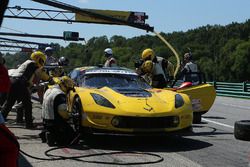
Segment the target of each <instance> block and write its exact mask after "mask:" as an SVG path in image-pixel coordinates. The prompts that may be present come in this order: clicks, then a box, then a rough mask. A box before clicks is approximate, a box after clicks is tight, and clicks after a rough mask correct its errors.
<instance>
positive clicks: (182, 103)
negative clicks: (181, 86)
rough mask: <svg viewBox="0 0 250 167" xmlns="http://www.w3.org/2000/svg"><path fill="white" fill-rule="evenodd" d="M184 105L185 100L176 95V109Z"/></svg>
mask: <svg viewBox="0 0 250 167" xmlns="http://www.w3.org/2000/svg"><path fill="white" fill-rule="evenodd" d="M183 105H184V100H183V98H182V96H181V95H179V94H176V95H175V108H179V107H181V106H183Z"/></svg>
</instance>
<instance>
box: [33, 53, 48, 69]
mask: <svg viewBox="0 0 250 167" xmlns="http://www.w3.org/2000/svg"><path fill="white" fill-rule="evenodd" d="M30 58H31V60H34V61H35V63H36V64H37V65H38V66H39V67H42V66H44V64H45V61H46V56H45V54H44V53H43V52H41V51H36V52H33V53H32V54H31V56H30Z"/></svg>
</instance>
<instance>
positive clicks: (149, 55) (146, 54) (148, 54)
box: [141, 48, 155, 60]
mask: <svg viewBox="0 0 250 167" xmlns="http://www.w3.org/2000/svg"><path fill="white" fill-rule="evenodd" d="M154 57H155V54H154V51H153V50H152V49H150V48H147V49H145V50H144V51H143V52H142V54H141V58H142V60H153V59H154Z"/></svg>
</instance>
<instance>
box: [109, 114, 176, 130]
mask: <svg viewBox="0 0 250 167" xmlns="http://www.w3.org/2000/svg"><path fill="white" fill-rule="evenodd" d="M112 125H113V126H114V127H116V128H133V129H142V128H143V129H155V128H174V127H177V126H178V125H179V117H178V116H167V117H150V118H149V117H128V116H117V117H114V118H113V120H112Z"/></svg>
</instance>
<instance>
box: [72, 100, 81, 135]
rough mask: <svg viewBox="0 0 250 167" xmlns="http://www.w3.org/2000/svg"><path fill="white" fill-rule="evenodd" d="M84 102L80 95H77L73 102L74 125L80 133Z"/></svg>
mask: <svg viewBox="0 0 250 167" xmlns="http://www.w3.org/2000/svg"><path fill="white" fill-rule="evenodd" d="M82 112H83V109H82V103H81V100H80V98H79V97H76V98H75V100H74V102H73V111H72V114H73V126H74V130H75V131H76V133H78V134H80V133H81V132H82V126H81V122H82Z"/></svg>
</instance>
